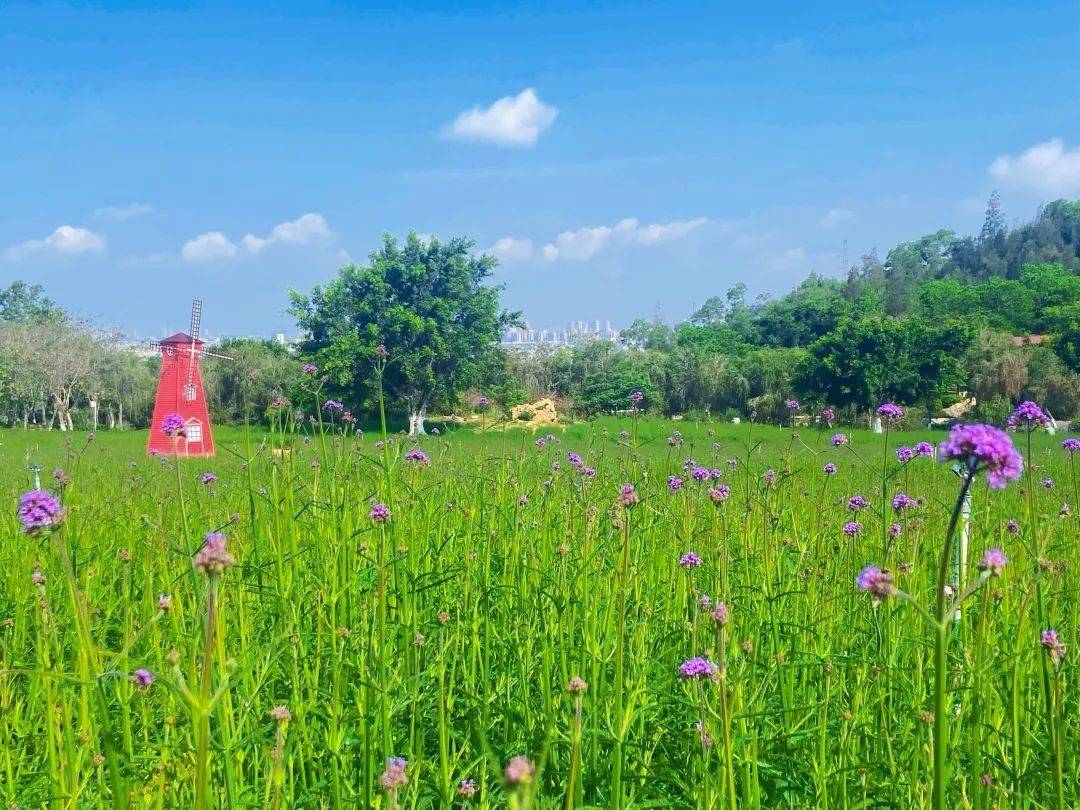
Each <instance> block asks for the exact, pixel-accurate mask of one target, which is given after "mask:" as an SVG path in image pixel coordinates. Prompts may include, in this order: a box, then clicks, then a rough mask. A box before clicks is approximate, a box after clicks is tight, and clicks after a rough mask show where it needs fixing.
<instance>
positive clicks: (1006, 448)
mask: <svg viewBox="0 0 1080 810" xmlns="http://www.w3.org/2000/svg"><path fill="white" fill-rule="evenodd" d="M941 457H942V459H957V460H961V461H964V462H966V463H968V464H969V465H971V466H972V468H973V469H983V470H986V471H987V480H988V481H989V483H990V486H991V487H993V488H994V489H1001V488H1002V487H1004V486H1005V484H1006V483H1007V482H1008V481H1010V480H1011V481H1015V480H1016V479H1018V478H1019V477H1020V474H1021V473H1022V472H1023V469H1024V460H1023V458H1022V457H1021V456H1020V454H1019V453H1018V452H1017V451H1016V448H1015V447H1013V443H1012V439H1010V438H1009V434H1007V433H1005V431H1003V430H998V429H997V428H996V427H991V426H990V425H957V426H956V427H954V428H953V429H952V430H951V431H950V432H949V438H948V439H947V440H946V441H945V442H943V443H942V445H941Z"/></svg>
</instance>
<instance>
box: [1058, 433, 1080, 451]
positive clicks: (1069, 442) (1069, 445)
mask: <svg viewBox="0 0 1080 810" xmlns="http://www.w3.org/2000/svg"><path fill="white" fill-rule="evenodd" d="M1061 449H1062V450H1067V451H1068V452H1069V455H1072V454H1073V453H1077V452H1080V439H1073V438H1071V437H1070V438H1068V439H1066V440H1065V441H1063V442H1062V443H1061Z"/></svg>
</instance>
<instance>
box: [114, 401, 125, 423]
mask: <svg viewBox="0 0 1080 810" xmlns="http://www.w3.org/2000/svg"><path fill="white" fill-rule="evenodd" d="M116 410H117V419H116V427H117V429H118V430H123V429H124V400H122V399H121V400H120V401H119V402H117V403H116Z"/></svg>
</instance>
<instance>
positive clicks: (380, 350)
mask: <svg viewBox="0 0 1080 810" xmlns="http://www.w3.org/2000/svg"><path fill="white" fill-rule="evenodd" d="M372 351H373V352H374V354H375V356H376V357H378V358H380V359H382V358H384V357H388V356H389V354H390V352H389V351H387V349H386V347H385V346H384V345H382V344H381V343H380V344H379V345H378V346H376V347H375V348H374V349H373V350H372Z"/></svg>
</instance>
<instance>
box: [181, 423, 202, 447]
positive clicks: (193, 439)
mask: <svg viewBox="0 0 1080 810" xmlns="http://www.w3.org/2000/svg"><path fill="white" fill-rule="evenodd" d="M184 432H185V433H187V440H188V444H199V443H201V442H202V425H201V424H200V423H198V422H188V423H187V428H186V430H185V431H184Z"/></svg>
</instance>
